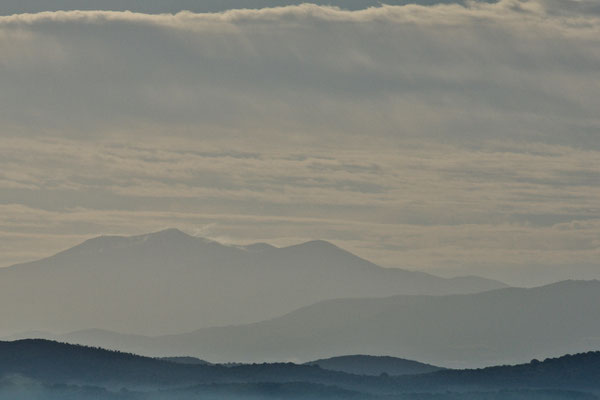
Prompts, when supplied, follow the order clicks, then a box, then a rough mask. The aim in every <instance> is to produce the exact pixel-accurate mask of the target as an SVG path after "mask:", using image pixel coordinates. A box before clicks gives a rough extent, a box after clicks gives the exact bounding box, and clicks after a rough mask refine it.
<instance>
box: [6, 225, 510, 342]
mask: <svg viewBox="0 0 600 400" xmlns="http://www.w3.org/2000/svg"><path fill="white" fill-rule="evenodd" d="M250 246H251V247H250V249H247V248H244V247H243V246H235V245H224V244H221V243H218V242H215V241H211V240H208V239H203V238H197V237H194V236H191V235H188V234H186V233H184V232H182V231H180V230H176V229H167V230H163V231H159V232H154V233H150V234H144V235H136V236H116V235H110V236H101V237H96V238H92V239H89V240H87V241H84V242H82V243H81V244H79V245H77V246H74V247H72V248H70V249H67V250H64V251H62V252H59V253H57V254H55V255H53V256H51V257H48V258H45V259H41V260H37V261H34V262H31V263H26V264H18V265H15V266H12V267H8V268H2V269H0V314H1V315H5V316H6V318H5V320H4V324H3V326H2V327H0V335H2V336H6V335H10V334H13V333H16V332H23V331H29V330H42V331H53V332H65V331H67V332H69V331H77V330H82V329H89V328H92V327H98V328H102V329H106V330H110V331H117V332H122V333H128V334H140V333H141V334H145V335H150V336H154V335H164V334H174V333H182V332H188V331H192V330H194V329H198V328H203V327H210V326H224V325H232V324H240V323H251V322H256V321H261V320H264V319H268V318H274V317H276V316H278V315H282V314H284V313H287V312H289V311H291V310H294V309H296V308H299V307H301V306H304V305H308V304H311V303H314V302H317V301H321V300H325V299H328V298H337V297H370V296H386V295H392V294H402V293H403V294H421V293H422V294H440V295H441V294H448V293H472V292H480V291H484V290H490V289H495V288H498V287H505V286H506V285H504V284H502V283H501V282H497V281H492V280H485V279H481V280H477V279H475V280H473V279H458V280H456V279H445V278H439V277H435V276H433V275H427V274H424V273H419V272H413V271H406V270H402V269H386V268H383V267H379V266H377V265H376V264H373V263H371V262H369V261H367V260H365V259H362V258H360V257H358V256H356V255H354V254H352V253H350V252H348V251H346V250H343V249H341V248H339V247H337V246H335V245H333V244H330V243H328V242H325V241H309V242H305V243H301V244H298V245H293V246H288V247H282V248H277V247H274V246H270V245H264V244H263V245H258V246H256V245H254V246H253V245H250ZM257 249H260V251H257ZM15 302H16V303H18V304H20V306H21V311H20V312H19V313H14V312H12V311H11V309H10V304H15ZM7 329H10V331H8V330H7Z"/></svg>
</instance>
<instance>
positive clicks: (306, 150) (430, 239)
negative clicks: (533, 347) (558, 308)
mask: <svg viewBox="0 0 600 400" xmlns="http://www.w3.org/2000/svg"><path fill="white" fill-rule="evenodd" d="M11 4H12V3H10V4H9V3H7V5H5V6H4V7H5V9H2V8H0V12H3V13H4V14H13V13H14V15H5V16H0V121H1V122H0V127H1V129H0V266H8V265H11V264H13V263H17V262H23V261H29V260H33V259H37V258H41V257H45V256H48V255H51V254H53V253H55V252H57V251H60V250H63V249H65V248H67V247H69V246H72V245H74V244H76V243H78V242H80V241H82V240H84V239H87V238H89V237H92V236H97V235H100V234H107V233H118V234H140V233H145V232H150V231H157V230H160V229H163V228H166V227H177V228H180V229H182V230H184V231H186V232H188V233H192V234H197V235H200V236H206V237H209V238H213V239H216V240H219V241H223V242H227V243H250V242H256V241H266V242H269V243H273V244H275V245H287V244H291V243H296V242H299V241H303V240H310V239H317V238H318V239H324V240H329V241H331V242H333V243H335V244H337V245H339V246H341V247H343V248H346V249H348V250H350V251H353V252H355V253H356V254H358V255H361V256H363V257H365V258H367V259H369V260H371V261H373V262H376V263H379V264H381V265H385V266H398V267H403V268H408V269H420V270H426V271H436V272H442V273H446V274H454V273H461V274H462V273H469V274H478V275H482V276H492V277H496V278H501V279H502V278H504V279H507V280H510V279H513V280H518V279H517V278H515V277H516V276H518V275H519V274H521V273H522V274H523V275H524V276H529V275H530V273H528V272H526V271H538V270H539V268H542V267H544V266H547V267H551V268H552V270H553V271H559V272H556V273H555V272H553V274H551V275H548V277H544V279H552V277H554V276H556V277H561V278H568V277H571V276H574V277H579V276H584V277H598V278H600V265H598V261H597V260H599V259H600V113H599V112H598V110H600V73H599V71H600V10H599V7H598V6H597V3H596V2H593V1H570V2H567V1H564V2H561V1H552V0H528V1H527V0H502V1H500V2H498V3H478V2H468V3H466V5H462V4H446V5H437V6H429V5H425V6H422V5H406V6H394V5H391V6H375V7H371V8H367V9H362V10H361V9H356V7H353V10H343V9H340V8H334V7H325V6H317V5H310V4H305V5H298V6H286V7H277V8H263V9H254V10H251V9H245V10H229V11H225V12H221V13H195V12H193V11H194V10H193V9H192V8H191V7H189V8H188V9H192V10H193V11H189V12H180V13H177V14H145V13H143V12H122V11H58V12H56V11H48V12H42V13H31V14H19V13H15V10H14V7H17V5H16V4H15V5H11ZM31 4H33V3H31ZM31 4H30V5H31ZM57 4H59V2H57ZM149 4H150V3H149ZM353 4H354V3H353ZM356 4H358V3H356ZM365 5H366V6H373V4H370V3H365ZM11 7H13V8H11ZM148 7H150V6H148ZM48 9H52V7H50V8H48ZM86 9H87V8H86ZM24 10H25V11H30V10H28V9H27V8H25V9H24ZM210 10H212V9H210ZM210 10H209V11H210ZM142 11H144V12H152V10H142ZM156 11H157V12H165V11H169V12H170V11H172V10H161V9H158V8H157V9H156ZM200 11H202V10H200ZM215 11H220V10H215ZM509 270H510V272H507V271H509ZM515 271H517V272H515ZM519 271H522V272H519ZM523 281H524V282H525V281H526V282H528V283H529V282H533V281H535V280H534V279H533V278H529V277H525V278H523Z"/></svg>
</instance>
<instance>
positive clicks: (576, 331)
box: [12, 281, 600, 370]
mask: <svg viewBox="0 0 600 400" xmlns="http://www.w3.org/2000/svg"><path fill="white" fill-rule="evenodd" d="M599 304H600V282H599V281H564V282H560V283H556V284H552V285H548V286H543V287H539V288H531V289H519V288H506V289H498V290H493V291H489V292H484V293H478V294H469V295H448V296H393V297H387V298H370V299H339V300H327V301H323V302H320V303H317V304H314V305H311V306H308V307H303V308H300V309H298V310H296V311H294V312H292V313H289V314H287V315H284V316H282V317H278V318H274V319H270V320H266V321H263V322H259V323H253V324H247V325H238V326H228V327H221V328H207V329H201V330H197V331H193V332H190V333H186V334H180V335H167V336H158V337H147V336H138V335H121V334H117V333H114V332H108V331H102V330H89V331H78V332H74V333H71V334H66V335H51V334H42V333H40V332H35V333H33V334H32V335H29V337H44V338H47V339H53V340H59V341H65V342H69V343H79V344H85V345H93V346H100V347H105V348H111V349H119V350H124V351H130V352H135V353H139V354H145V355H149V356H176V355H182V356H183V355H189V356H197V357H200V358H202V359H204V360H208V361H210V362H231V361H237V362H246V363H247V362H264V361H288V360H293V361H296V362H309V361H312V360H315V359H318V358H321V357H323V356H325V355H332V356H339V355H344V354H372V355H382V354H389V355H391V356H396V357H402V358H407V359H413V360H415V359H416V360H422V361H424V362H427V363H430V364H433V365H439V366H444V367H480V366H487V365H494V364H506V363H511V364H512V363H519V362H526V361H529V360H530V359H532V358H540V357H541V358H544V357H548V356H556V355H560V354H566V353H576V352H583V351H589V350H593V349H597V348H600V307H598V305H599ZM21 337H27V335H25V336H23V335H21V336H16V337H13V338H12V339H14V338H21ZM344 370H346V369H344Z"/></svg>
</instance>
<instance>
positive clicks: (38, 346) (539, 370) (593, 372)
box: [0, 340, 600, 400]
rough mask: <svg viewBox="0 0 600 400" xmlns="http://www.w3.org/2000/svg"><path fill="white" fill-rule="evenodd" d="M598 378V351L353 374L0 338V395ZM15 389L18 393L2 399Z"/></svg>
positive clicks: (266, 394) (262, 392) (298, 394)
mask: <svg viewBox="0 0 600 400" xmlns="http://www.w3.org/2000/svg"><path fill="white" fill-rule="evenodd" d="M566 371H568V372H566ZM599 376H600V352H589V353H583V354H577V355H568V356H563V357H560V358H555V359H547V360H544V361H535V360H534V361H532V362H530V363H527V364H522V365H516V366H499V367H490V368H485V369H479V370H442V371H438V372H432V373H428V374H418V375H403V376H388V375H381V376H361V375H352V374H346V373H342V372H335V371H327V370H324V369H321V368H319V367H317V366H306V365H295V364H253V365H244V366H240V367H230V368H227V367H223V366H218V365H192V364H177V363H172V362H169V361H162V360H157V359H152V358H147V357H140V356H136V355H132V354H125V353H119V352H113V351H107V350H103V349H97V348H89V347H81V346H74V345H68V344H61V343H56V342H49V341H44V340H25V341H17V342H0V398H11V399H14V398H19V399H26V400H29V399H44V400H46V399H54V398H61V397H59V396H58V394H61V393H64V394H65V395H68V396H65V397H62V398H63V399H64V398H84V399H87V398H96V399H113V398H122V399H134V398H135V399H165V400H166V399H180V400H181V399H188V398H189V399H192V398H210V399H212V398H215V399H217V398H230V399H238V398H239V399H242V398H261V399H262V398H281V399H283V398H312V399H321V398H339V399H344V398H363V399H366V398H374V399H375V398H378V399H384V398H387V399H390V398H394V399H415V400H416V399H440V400H448V399H488V400H489V399H498V400H500V399H504V400H506V399H536V400H539V399H594V398H596V397H594V395H593V393H594V392H597V391H598V390H600V380H599V379H598V377H599ZM32 388H33V389H32ZM107 389H108V390H110V391H107ZM15 393H21V394H23V393H25V395H26V396H17V397H7V396H8V395H9V394H12V395H14V394H15ZM30 393H33V395H31V396H29V394H30ZM74 394H81V396H80V397H76V396H75V395H74ZM391 396H393V397H391Z"/></svg>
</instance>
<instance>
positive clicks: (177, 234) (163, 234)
mask: <svg viewBox="0 0 600 400" xmlns="http://www.w3.org/2000/svg"><path fill="white" fill-rule="evenodd" d="M141 236H142V237H148V238H169V239H178V238H193V237H194V236H191V235H188V234H187V233H185V232H183V231H181V230H179V229H177V228H168V229H163V230H162V231H158V232H152V233H148V234H145V235H141Z"/></svg>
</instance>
